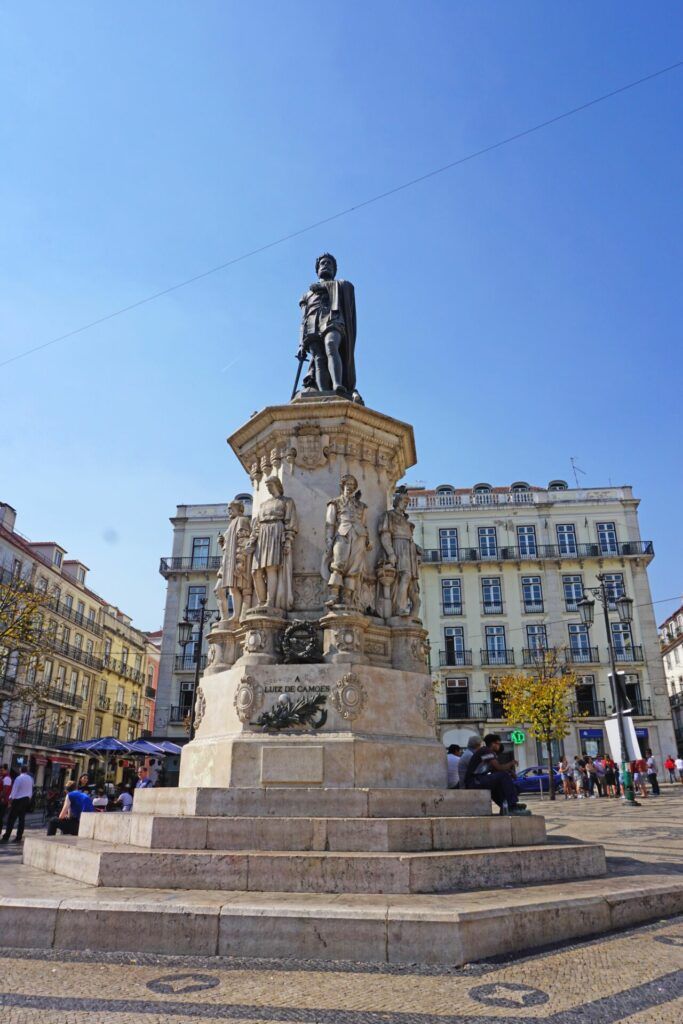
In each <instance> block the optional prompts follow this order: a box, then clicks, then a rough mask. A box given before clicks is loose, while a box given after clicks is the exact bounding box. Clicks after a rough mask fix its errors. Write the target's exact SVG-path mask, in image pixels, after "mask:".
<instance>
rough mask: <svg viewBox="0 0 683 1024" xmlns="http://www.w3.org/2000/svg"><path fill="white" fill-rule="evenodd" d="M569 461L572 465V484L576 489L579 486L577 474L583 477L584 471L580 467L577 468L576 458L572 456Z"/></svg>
mask: <svg viewBox="0 0 683 1024" xmlns="http://www.w3.org/2000/svg"><path fill="white" fill-rule="evenodd" d="M569 461H570V462H571V464H572V473H573V474H574V482H575V484H576V486H577V487H578V486H579V476H578V474H579V473H582V474H583V476H585V475H586V471H585V470H583V469H581V466H577V465H576V457H575V456H574V455H572V456H571V458H570V459H569Z"/></svg>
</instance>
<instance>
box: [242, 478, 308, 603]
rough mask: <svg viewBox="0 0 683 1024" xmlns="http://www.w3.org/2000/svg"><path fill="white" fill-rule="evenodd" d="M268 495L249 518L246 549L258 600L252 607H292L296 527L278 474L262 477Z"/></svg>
mask: <svg viewBox="0 0 683 1024" xmlns="http://www.w3.org/2000/svg"><path fill="white" fill-rule="evenodd" d="M266 488H267V489H268V493H269V494H270V498H268V499H266V501H264V502H262V504H261V506H260V507H259V510H258V512H257V513H256V514H255V515H254V516H253V518H252V522H251V536H250V539H249V544H248V545H247V548H246V550H247V551H248V552H250V553H251V554H252V556H253V560H252V577H253V581H254V590H255V591H256V598H257V601H258V604H257V606H256V608H254V609H252V610H253V611H261V612H263V611H264V610H266V609H273V610H277V611H280V612H287V611H289V610H290V609H291V608H292V604H293V593H292V541H293V540H294V537H295V535H296V533H297V530H298V524H297V516H296V507H295V505H294V502H293V500H292V499H291V498H286V497H285V494H284V488H283V486H282V483H281V482H280V480H279V479H278V477H276V476H274V477H271V478H270V479H269V480H266Z"/></svg>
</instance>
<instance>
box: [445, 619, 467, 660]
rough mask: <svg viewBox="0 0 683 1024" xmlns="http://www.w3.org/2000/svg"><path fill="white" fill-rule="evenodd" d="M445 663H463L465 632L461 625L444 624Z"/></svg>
mask: <svg viewBox="0 0 683 1024" xmlns="http://www.w3.org/2000/svg"><path fill="white" fill-rule="evenodd" d="M443 632H444V643H445V645H446V650H445V655H446V657H445V663H446V665H464V664H465V632H464V629H463V627H462V626H446V628H445V629H444V631H443Z"/></svg>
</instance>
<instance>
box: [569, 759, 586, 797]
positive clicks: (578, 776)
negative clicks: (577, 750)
mask: <svg viewBox="0 0 683 1024" xmlns="http://www.w3.org/2000/svg"><path fill="white" fill-rule="evenodd" d="M572 774H573V776H574V786H575V787H576V797H577V799H578V800H583V798H584V789H587V787H588V776H587V774H586V766H585V764H584V762H583V761H582V760H581V758H580V757H579V755H578V754H576V755H575V756H574V767H573V770H572Z"/></svg>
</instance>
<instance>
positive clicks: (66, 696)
mask: <svg viewBox="0 0 683 1024" xmlns="http://www.w3.org/2000/svg"><path fill="white" fill-rule="evenodd" d="M42 699H43V700H47V701H51V702H52V703H53V704H66V705H67V706H68V707H70V708H82V707H83V698H82V697H79V696H78V695H77V694H75V693H71V692H70V691H69V690H64V689H62V688H61V687H58V686H48V688H47V689H46V690H44V691H43V693H42Z"/></svg>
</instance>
